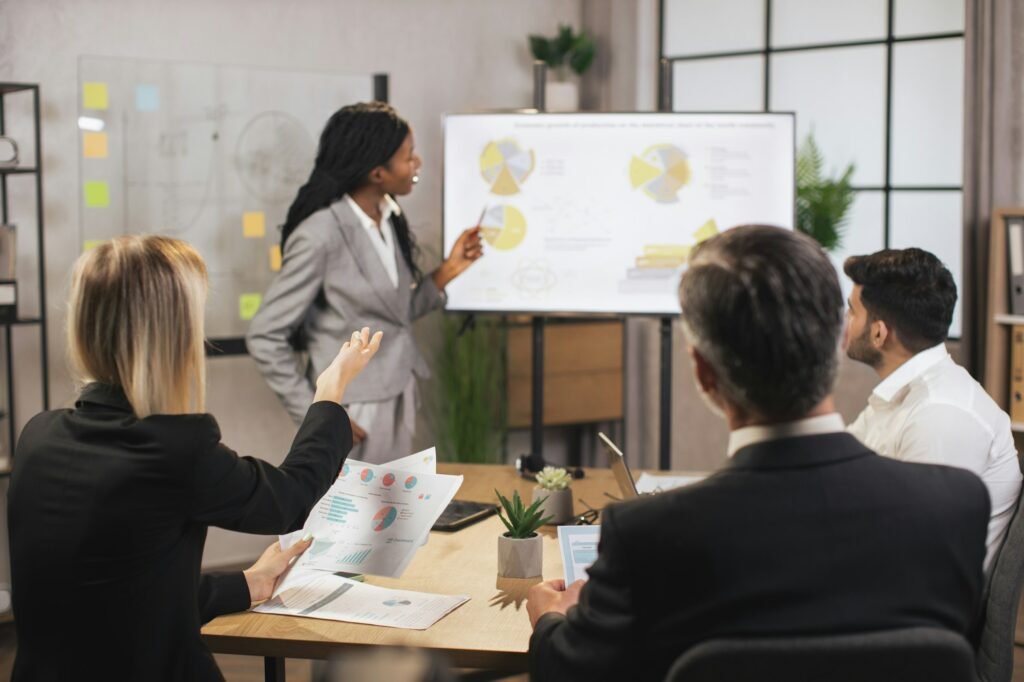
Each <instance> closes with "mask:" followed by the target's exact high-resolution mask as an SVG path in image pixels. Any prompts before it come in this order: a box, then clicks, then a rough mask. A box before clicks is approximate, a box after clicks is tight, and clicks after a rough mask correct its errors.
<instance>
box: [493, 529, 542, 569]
mask: <svg viewBox="0 0 1024 682" xmlns="http://www.w3.org/2000/svg"><path fill="white" fill-rule="evenodd" d="M543 541H544V538H542V537H541V536H540V535H537V534H536V533H534V534H533V536H532V537H528V538H522V539H520V538H513V537H509V534H508V533H505V534H504V535H499V536H498V575H499V576H501V577H502V578H533V577H535V576H538V575H541V573H542V571H543V567H544V544H543Z"/></svg>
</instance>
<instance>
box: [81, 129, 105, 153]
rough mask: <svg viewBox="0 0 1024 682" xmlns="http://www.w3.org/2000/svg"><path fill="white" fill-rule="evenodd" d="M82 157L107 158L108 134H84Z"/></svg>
mask: <svg viewBox="0 0 1024 682" xmlns="http://www.w3.org/2000/svg"><path fill="white" fill-rule="evenodd" d="M82 156H84V157H85V158H87V159H105V158H107V134H106V133H82Z"/></svg>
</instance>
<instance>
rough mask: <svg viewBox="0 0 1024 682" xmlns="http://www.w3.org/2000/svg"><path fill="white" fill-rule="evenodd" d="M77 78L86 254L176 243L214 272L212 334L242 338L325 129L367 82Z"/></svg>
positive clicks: (119, 62)
mask: <svg viewBox="0 0 1024 682" xmlns="http://www.w3.org/2000/svg"><path fill="white" fill-rule="evenodd" d="M79 81H80V93H79V115H80V117H81V118H80V119H79V127H80V129H81V130H80V136H81V145H82V146H81V148H80V150H79V155H78V156H79V160H80V169H81V190H80V197H81V198H80V201H81V210H80V212H79V215H80V220H81V239H82V242H81V244H82V248H83V249H88V248H91V247H92V246H94V245H96V244H98V243H100V242H102V241H104V240H107V239H110V238H111V237H115V236H117V235H122V234H142V233H159V234H165V235H169V236H173V237H177V238H179V239H184V240H185V241H187V242H189V243H191V244H192V245H193V246H195V247H196V248H197V249H198V250H199V252H200V253H201V254H202V256H203V258H204V259H205V261H206V266H207V269H208V270H209V274H210V292H209V298H208V301H207V316H206V334H207V336H208V337H209V338H211V339H225V338H238V337H242V336H244V335H245V332H246V330H247V329H248V327H249V320H250V319H251V318H252V316H253V315H254V314H255V313H256V311H257V310H258V309H259V306H260V303H261V302H262V297H263V294H264V293H265V292H266V290H267V286H268V285H269V284H270V282H271V280H272V279H273V277H274V275H275V272H276V270H277V269H279V268H280V264H281V252H280V248H279V244H280V241H281V234H280V232H279V231H278V229H277V227H278V226H279V225H280V224H281V223H283V222H284V218H285V214H286V212H287V210H288V206H289V205H290V203H291V201H292V200H293V199H294V198H295V193H296V191H297V190H298V189H299V187H300V186H301V185H302V184H303V183H304V182H305V181H306V179H307V178H308V177H309V173H310V171H311V170H312V168H313V158H314V156H315V154H316V146H317V142H318V140H319V137H320V131H321V130H322V129H323V126H324V124H325V123H326V122H327V119H328V118H329V117H330V115H331V114H332V113H334V112H335V111H336V110H337V109H339V108H340V107H342V106H344V105H346V104H352V103H354V102H359V101H366V100H371V99H373V95H374V77H373V76H372V75H370V74H363V75H353V74H339V73H327V72H306V71H288V70H282V69H265V68H256V67H242V66H224V65H217V64H203V63H192V62H172V61H155V60H137V59H120V58H111V57H88V56H86V57H82V58H81V59H80V61H79Z"/></svg>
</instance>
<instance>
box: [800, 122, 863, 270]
mask: <svg viewBox="0 0 1024 682" xmlns="http://www.w3.org/2000/svg"><path fill="white" fill-rule="evenodd" d="M824 165H825V160H824V158H822V156H821V151H820V150H819V149H818V145H817V144H815V142H814V136H813V134H810V133H809V134H808V135H807V137H805V138H804V141H803V144H801V145H800V149H799V150H798V151H797V155H796V228H797V229H798V230H800V231H801V232H804V233H805V234H808V235H810V236H811V237H813V238H814V239H816V240H817V241H818V243H819V244H821V246H822V248H823V249H825V250H826V251H835V250H836V249H838V248H839V247H841V246H842V244H843V227H844V226H845V225H846V215H847V213H848V212H849V210H850V205H851V204H852V203H853V197H854V192H853V188H852V187H851V186H850V178H851V177H852V176H853V164H852V163H851V164H850V165H848V166H847V167H846V170H845V171H844V172H843V174H842V175H841V176H840V177H839V178H838V179H828V178H824V177H822V169H823V167H824Z"/></svg>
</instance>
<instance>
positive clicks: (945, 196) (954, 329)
mask: <svg viewBox="0 0 1024 682" xmlns="http://www.w3.org/2000/svg"><path fill="white" fill-rule="evenodd" d="M962 205H963V196H962V193H961V192H898V191H896V192H893V193H892V194H891V195H890V198H889V245H890V246H891V247H892V248H894V249H905V248H908V247H911V246H916V247H918V248H921V249H925V250H926V251H931V252H932V253H934V254H935V255H936V256H938V258H939V260H941V261H942V262H943V263H945V265H946V267H947V268H949V271H950V272H952V273H953V279H954V280H955V281H956V290H957V294H958V300H957V304H956V310H955V311H954V313H953V324H952V325H950V328H949V335H950V336H952V337H959V336H960V327H961V322H960V310H961V305H960V301H962V300H963V297H964V289H963V277H962V271H963V267H962V251H963V216H962Z"/></svg>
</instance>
